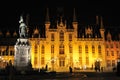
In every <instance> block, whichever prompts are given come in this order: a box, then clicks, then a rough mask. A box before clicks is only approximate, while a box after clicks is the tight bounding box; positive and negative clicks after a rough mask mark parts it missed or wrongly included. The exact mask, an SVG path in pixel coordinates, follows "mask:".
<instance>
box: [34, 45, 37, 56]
mask: <svg viewBox="0 0 120 80" xmlns="http://www.w3.org/2000/svg"><path fill="white" fill-rule="evenodd" d="M34 49H35V54H37V45H36V44H35V48H34Z"/></svg>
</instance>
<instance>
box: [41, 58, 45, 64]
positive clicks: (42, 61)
mask: <svg viewBox="0 0 120 80" xmlns="http://www.w3.org/2000/svg"><path fill="white" fill-rule="evenodd" d="M44 63H45V60H44V57H41V65H44Z"/></svg>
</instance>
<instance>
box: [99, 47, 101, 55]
mask: <svg viewBox="0 0 120 80" xmlns="http://www.w3.org/2000/svg"><path fill="white" fill-rule="evenodd" d="M98 53H99V55H101V46H100V45H98Z"/></svg>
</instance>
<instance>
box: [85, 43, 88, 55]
mask: <svg viewBox="0 0 120 80" xmlns="http://www.w3.org/2000/svg"><path fill="white" fill-rule="evenodd" d="M85 53H88V45H85Z"/></svg>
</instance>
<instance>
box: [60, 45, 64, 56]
mask: <svg viewBox="0 0 120 80" xmlns="http://www.w3.org/2000/svg"><path fill="white" fill-rule="evenodd" d="M59 54H64V45H63V44H61V45H60V46H59Z"/></svg>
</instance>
